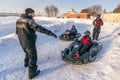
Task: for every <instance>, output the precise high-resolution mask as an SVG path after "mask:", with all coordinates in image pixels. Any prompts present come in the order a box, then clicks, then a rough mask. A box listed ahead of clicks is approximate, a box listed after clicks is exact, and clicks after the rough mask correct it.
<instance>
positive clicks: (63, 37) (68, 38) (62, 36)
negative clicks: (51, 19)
mask: <svg viewBox="0 0 120 80" xmlns="http://www.w3.org/2000/svg"><path fill="white" fill-rule="evenodd" d="M80 36H81V34H80V33H77V34H76V36H75V37H74V36H69V35H65V34H62V35H60V36H59V38H60V40H63V41H74V40H76V39H78V38H79V37H80Z"/></svg>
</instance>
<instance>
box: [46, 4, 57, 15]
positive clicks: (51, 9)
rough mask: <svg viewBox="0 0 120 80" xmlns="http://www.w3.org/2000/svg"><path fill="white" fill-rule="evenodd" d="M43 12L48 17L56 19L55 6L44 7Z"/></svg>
mask: <svg viewBox="0 0 120 80" xmlns="http://www.w3.org/2000/svg"><path fill="white" fill-rule="evenodd" d="M45 12H46V14H47V16H48V17H56V16H57V14H58V12H59V10H58V8H57V7H56V6H54V5H50V6H47V7H45Z"/></svg>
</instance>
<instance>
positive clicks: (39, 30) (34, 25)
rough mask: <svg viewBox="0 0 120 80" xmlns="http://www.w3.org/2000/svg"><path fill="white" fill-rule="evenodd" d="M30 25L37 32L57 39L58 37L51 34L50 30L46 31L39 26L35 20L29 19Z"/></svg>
mask: <svg viewBox="0 0 120 80" xmlns="http://www.w3.org/2000/svg"><path fill="white" fill-rule="evenodd" d="M28 24H29V25H30V28H32V29H34V30H35V31H38V32H40V33H43V34H47V35H49V36H53V37H55V38H57V36H56V35H55V34H54V33H53V32H51V31H50V30H47V29H45V28H44V27H42V26H40V25H38V24H37V23H36V22H35V21H34V20H32V19H28Z"/></svg>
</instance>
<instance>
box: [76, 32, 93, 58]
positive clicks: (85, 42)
mask: <svg viewBox="0 0 120 80" xmlns="http://www.w3.org/2000/svg"><path fill="white" fill-rule="evenodd" d="M84 34H85V35H84V36H83V37H82V38H81V40H80V41H78V42H80V43H81V44H82V46H81V47H80V50H79V53H78V54H75V57H76V58H79V57H80V55H82V54H84V53H85V52H86V51H89V49H90V47H91V46H92V41H91V37H90V31H86V32H84Z"/></svg>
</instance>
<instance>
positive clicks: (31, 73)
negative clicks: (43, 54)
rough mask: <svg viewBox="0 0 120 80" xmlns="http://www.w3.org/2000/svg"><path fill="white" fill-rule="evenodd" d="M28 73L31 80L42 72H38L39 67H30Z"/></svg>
mask: <svg viewBox="0 0 120 80" xmlns="http://www.w3.org/2000/svg"><path fill="white" fill-rule="evenodd" d="M28 71H29V72H28V75H29V79H32V78H34V77H36V76H37V75H39V73H40V70H37V66H36V67H29V70H28Z"/></svg>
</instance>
